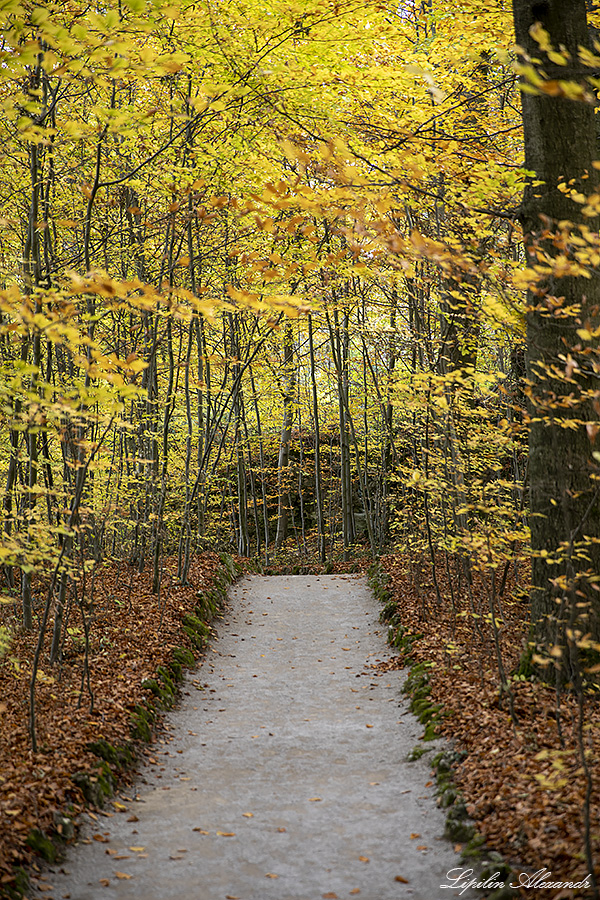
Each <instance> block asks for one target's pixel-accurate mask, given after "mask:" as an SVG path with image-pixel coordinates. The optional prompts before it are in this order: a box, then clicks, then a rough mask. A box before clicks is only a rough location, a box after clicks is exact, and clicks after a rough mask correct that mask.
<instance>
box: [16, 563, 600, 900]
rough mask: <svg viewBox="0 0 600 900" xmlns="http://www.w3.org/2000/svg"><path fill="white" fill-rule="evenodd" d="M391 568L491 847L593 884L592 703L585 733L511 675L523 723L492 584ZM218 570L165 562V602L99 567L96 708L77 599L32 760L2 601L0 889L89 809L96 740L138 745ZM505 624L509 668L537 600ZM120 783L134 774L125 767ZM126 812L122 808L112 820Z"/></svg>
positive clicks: (575, 718)
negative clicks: (84, 781) (134, 739)
mask: <svg viewBox="0 0 600 900" xmlns="http://www.w3.org/2000/svg"><path fill="white" fill-rule="evenodd" d="M383 563H384V567H385V569H386V570H387V571H388V572H389V573H390V574H391V576H392V581H391V584H390V585H389V590H390V592H391V593H392V595H393V597H394V598H395V599H396V600H397V603H398V609H399V611H400V615H401V620H402V625H403V627H404V629H405V630H406V632H407V633H409V634H413V635H414V634H419V635H422V636H421V637H419V638H418V639H417V640H415V641H413V642H412V646H411V648H410V652H408V651H402V650H400V651H399V652H400V656H399V663H400V662H403V661H404V660H405V659H406V658H408V657H410V660H412V661H413V662H421V661H427V662H429V663H432V666H431V669H430V679H431V689H432V693H431V699H432V701H433V702H434V703H439V704H442V706H443V709H444V716H443V717H442V719H441V726H440V727H441V731H442V732H443V733H444V734H445V735H447V736H448V737H449V738H451V739H452V740H453V742H454V744H455V747H456V748H457V749H464V750H466V751H467V756H466V757H465V759H464V761H463V762H462V763H461V764H460V765H458V766H457V768H456V770H455V773H454V778H455V781H456V783H457V785H458V786H459V787H460V789H461V790H462V792H463V794H464V796H465V799H466V802H467V804H468V808H469V812H470V814H471V816H472V818H473V819H474V820H475V822H476V824H477V828H478V830H479V831H480V832H481V833H482V834H483V835H484V836H485V838H486V841H487V845H488V847H489V848H490V849H494V850H498V851H499V852H501V853H502V854H503V855H504V857H505V858H506V859H507V860H508V861H509V862H510V863H511V864H512V865H513V867H514V869H515V870H516V871H517V872H521V871H523V872H531V873H533V872H536V871H538V870H541V869H545V870H547V871H548V872H551V873H552V876H551V877H552V880H553V881H558V880H561V881H565V880H581V879H584V878H585V876H586V875H587V874H588V863H587V860H586V855H585V847H584V835H585V827H584V809H585V806H586V787H587V785H586V780H585V777H584V773H583V769H582V766H581V739H583V746H584V748H585V749H586V751H587V753H588V760H589V765H590V767H593V775H594V784H593V785H592V788H591V795H590V797H589V808H590V810H591V813H590V815H591V823H590V828H589V842H590V848H591V850H592V853H593V854H594V858H595V859H596V860H598V859H599V858H600V792H599V790H598V781H599V778H598V759H599V758H600V754H599V750H600V746H599V745H600V709H599V707H598V704H597V703H593V702H592V701H589V702H587V703H586V704H585V709H584V718H583V723H582V725H583V727H582V728H581V729H580V712H579V709H578V704H577V701H576V699H575V698H572V697H569V696H568V695H564V694H563V695H562V696H561V697H560V703H557V698H556V694H555V692H554V690H553V689H551V688H549V687H546V686H544V685H542V684H540V683H539V682H534V681H531V680H526V679H525V680H519V679H511V680H510V686H511V691H512V698H513V706H514V715H515V719H516V721H515V722H513V720H512V719H511V716H510V714H509V710H508V698H507V697H502V698H501V696H500V692H499V689H498V685H499V676H498V658H497V654H496V651H495V648H494V640H493V635H492V633H491V631H490V629H489V625H488V624H486V620H485V616H486V614H487V613H488V612H489V605H488V596H487V590H486V585H485V583H484V582H483V581H482V580H481V581H479V580H478V579H477V578H475V581H474V584H473V590H472V594H471V598H470V599H468V598H465V597H464V596H462V593H461V591H459V590H458V587H457V585H456V583H455V584H454V585H453V592H454V604H452V603H450V602H449V601H446V600H444V602H443V603H442V604H438V603H437V602H436V591H435V587H434V584H433V581H432V578H431V573H430V571H429V570H428V569H427V567H426V566H425V565H423V566H422V567H421V568H420V569H419V570H418V571H417V570H416V569H415V563H414V560H413V561H409V560H408V559H406V558H403V557H402V556H398V555H396V556H390V557H387V558H386V559H384V560H383ZM218 564H219V560H218V557H217V555H216V554H203V555H202V556H200V557H196V558H195V559H194V562H193V565H192V568H191V572H190V583H189V584H188V585H187V586H186V587H182V586H180V585H179V584H178V583H177V580H176V577H175V572H176V561H175V560H168V561H167V563H166V565H165V581H164V584H163V590H162V596H161V599H160V602H159V600H158V599H157V597H156V596H155V595H153V594H152V593H151V590H150V583H149V574H148V572H144V573H141V574H140V573H139V572H138V571H137V570H136V569H132V568H130V567H128V566H125V565H123V566H122V567H117V566H114V565H108V564H106V565H104V566H102V567H100V568H99V569H98V571H97V574H96V578H95V587H94V590H95V601H94V610H95V613H94V616H95V621H94V623H93V628H92V630H91V638H90V640H91V646H90V661H91V666H90V684H89V687H90V688H91V691H92V693H93V697H94V702H93V707H92V708H90V706H91V704H90V693H89V690H88V687H87V686H86V685H85V684H84V685H83V690H82V671H83V647H82V629H81V623H80V621H78V618H77V610H76V607H75V609H74V610H73V613H72V621H71V622H69V623H68V630H67V640H66V643H65V646H64V652H63V660H62V663H61V665H60V667H55V668H53V669H52V670H51V669H50V668H49V667H48V666H47V664H46V662H44V663H43V665H42V669H43V671H42V672H41V674H40V675H39V677H38V681H37V685H36V696H37V701H36V702H37V716H38V740H39V751H38V753H37V754H33V753H32V752H31V748H30V738H29V733H28V693H29V677H30V672H31V660H32V657H33V651H34V637H33V636H32V635H27V634H24V633H23V632H22V631H20V630H19V629H17V628H14V621H11V616H12V615H13V612H12V609H11V607H9V606H4V607H2V610H1V615H2V619H1V621H0V625H1V630H0V637H1V638H2V641H1V646H0V654H1V658H0V698H1V700H0V895H1V894H2V891H3V890H4V891H9V890H10V889H11V888H12V887H14V885H15V869H16V868H18V867H24V868H25V869H28V870H29V871H33V872H34V873H35V870H36V867H38V864H39V859H38V857H37V856H36V853H35V852H34V850H33V849H32V848H31V847H30V846H29V845H28V843H27V837H28V835H29V834H30V833H31V831H32V830H33V829H39V830H40V831H41V832H45V833H56V831H57V829H58V831H60V829H61V823H60V821H59V820H58V819H57V816H58V814H59V813H60V811H62V810H65V809H66V808H70V809H71V813H72V815H76V814H77V813H78V812H79V811H81V810H82V809H83V808H84V806H85V803H84V798H83V796H82V793H81V791H80V790H79V789H78V788H77V787H75V785H74V783H73V781H72V776H73V774H74V773H76V772H81V771H84V772H90V771H92V772H93V771H94V767H98V758H97V756H96V755H95V754H94V753H93V752H91V751H90V750H89V744H90V743H91V742H94V741H97V740H98V739H99V738H100V737H102V738H104V739H105V740H106V741H108V742H109V743H110V744H112V745H114V746H120V745H123V744H125V743H127V741H128V740H129V738H130V721H131V712H132V709H133V708H134V707H135V706H136V705H137V704H139V703H144V702H145V701H147V700H148V699H149V697H150V696H151V692H150V691H149V690H148V689H146V688H144V687H142V683H143V682H144V681H145V680H146V679H149V678H152V677H153V675H154V674H155V673H156V669H157V667H158V666H161V665H165V664H166V662H167V661H168V659H169V657H170V656H171V655H172V652H173V649H174V648H175V647H181V646H186V645H188V644H187V638H186V636H185V635H184V633H183V631H182V618H183V616H184V615H185V614H186V613H188V612H189V611H190V610H191V609H192V608H193V607H194V605H195V597H196V594H197V592H198V591H200V590H205V589H206V588H207V587H209V586H210V584H211V581H212V578H213V576H214V573H215V572H216V571H217V568H218ZM362 567H363V566H362V561H361V562H360V564H359V563H356V562H355V563H354V564H352V566H348V564H345V563H341V562H340V563H338V564H336V565H335V566H334V567H333V570H334V571H335V572H343V571H347V570H348V568H352V570H353V571H356V569H357V568H362ZM283 568H288V569H289V567H285V566H281V567H279V570H281V569H283ZM304 570H306V571H308V570H310V571H313V572H314V571H319V570H321V567H319V566H312V565H308V564H307V565H306V566H304V567H303V569H302V571H304ZM270 571H272V572H274V571H276V569H271V570H270ZM438 584H439V587H440V591H441V594H442V596H443V597H448V596H449V595H450V592H449V583H448V581H447V578H446V574H445V573H444V571H443V568H442V567H440V570H439V571H438ZM473 613H475V615H476V616H481V618H475V617H474V616H473ZM499 617H500V619H501V620H502V626H501V627H500V629H499V647H500V653H501V659H502V664H503V666H504V670H505V672H506V673H507V675H510V674H511V673H514V672H515V671H516V669H517V666H518V662H519V659H520V657H521V654H522V652H523V648H524V646H525V645H526V640H527V634H528V620H527V603H526V602H524V601H523V600H519V599H517V600H515V599H511V597H510V595H509V594H508V593H507V595H506V597H504V598H502V600H501V602H500V610H499ZM488 618H489V616H488ZM188 646H189V645H188ZM424 746H426V745H425V744H424ZM150 752H151V751H150ZM99 774H101V773H99ZM123 777H124V778H127V777H130V776H128V775H127V773H126V772H125V773H124V774H123ZM118 813H119V804H118V802H117V801H115V802H114V803H113V804H112V806H111V805H110V804H109V805H108V807H107V808H106V809H105V810H104V811H103V813H102V815H104V816H107V815H108V816H110V815H111V814H115V815H116V814H118ZM97 814H100V813H99V812H98V811H97ZM596 871H597V874H598V875H600V872H599V871H598V869H596ZM548 877H550V876H548ZM522 895H523V896H527V897H531V898H533V897H536V898H540V900H546V898H552V900H558V898H559V897H560V898H563V897H582V896H583V895H582V893H581V891H580V890H575V891H570V890H569V889H566V890H562V891H561V890H552V889H550V890H540V889H533V888H532V889H530V890H524V891H522ZM7 896H8V894H7ZM590 896H591V895H590Z"/></svg>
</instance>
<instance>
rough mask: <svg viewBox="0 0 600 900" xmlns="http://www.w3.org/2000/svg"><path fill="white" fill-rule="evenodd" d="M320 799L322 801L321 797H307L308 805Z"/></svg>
mask: <svg viewBox="0 0 600 900" xmlns="http://www.w3.org/2000/svg"><path fill="white" fill-rule="evenodd" d="M321 799H322V797H309V798H308V802H309V803H318V802H319V801H320V800H321Z"/></svg>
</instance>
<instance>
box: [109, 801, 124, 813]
mask: <svg viewBox="0 0 600 900" xmlns="http://www.w3.org/2000/svg"><path fill="white" fill-rule="evenodd" d="M112 805H113V806H114V808H115V809H116V810H118V811H119V812H126V811H127V807H126V806H125V804H124V803H119V801H118V800H113V801H112Z"/></svg>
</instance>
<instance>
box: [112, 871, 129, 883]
mask: <svg viewBox="0 0 600 900" xmlns="http://www.w3.org/2000/svg"><path fill="white" fill-rule="evenodd" d="M115 877H116V878H120V879H121V881H129V879H130V878H133V875H127V874H126V873H125V872H115Z"/></svg>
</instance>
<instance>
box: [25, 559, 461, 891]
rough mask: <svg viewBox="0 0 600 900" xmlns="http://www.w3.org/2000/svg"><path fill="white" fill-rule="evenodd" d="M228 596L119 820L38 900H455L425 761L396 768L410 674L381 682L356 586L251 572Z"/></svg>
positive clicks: (380, 655)
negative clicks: (210, 638)
mask: <svg viewBox="0 0 600 900" xmlns="http://www.w3.org/2000/svg"><path fill="white" fill-rule="evenodd" d="M230 600H231V602H230V606H229V609H228V610H227V612H226V614H225V619H224V621H223V622H222V623H221V624H220V625H219V629H218V631H219V635H218V640H215V641H214V642H213V644H212V648H211V649H210V650H209V651H208V653H207V654H206V657H205V659H204V661H203V663H202V665H201V666H200V667H199V668H198V669H197V670H195V671H194V672H193V673H191V674H190V675H189V676H188V679H187V682H186V684H185V686H184V694H183V697H182V702H181V703H180V705H179V706H178V709H177V710H175V711H173V712H172V713H170V714H169V716H168V718H167V731H166V732H165V733H164V734H163V735H162V737H161V738H160V739H159V740H158V741H157V743H156V744H155V745H154V748H153V750H154V755H153V756H152V757H151V759H150V761H149V762H148V763H147V765H146V766H145V767H144V768H143V769H142V771H141V773H140V777H139V779H138V781H137V783H136V785H135V789H134V790H131V791H129V793H128V795H127V797H121V798H120V802H121V803H122V804H123V806H124V807H127V809H126V811H122V812H115V814H114V815H113V816H112V817H106V816H104V817H103V816H100V817H98V819H97V820H96V821H91V822H90V826H89V828H86V829H85V830H84V831H83V840H82V841H81V840H80V843H79V844H78V845H77V846H76V847H74V848H73V849H72V850H71V851H70V852H69V855H68V857H67V860H66V861H65V862H64V864H63V865H62V867H60V868H59V867H57V868H56V869H55V870H51V871H50V872H49V873H47V876H46V880H47V882H48V883H49V884H50V885H52V890H48V888H47V887H46V890H45V893H44V894H43V896H45V897H46V898H48V897H50V896H51V897H53V898H55V900H58V898H63V897H70V898H71V900H96V898H102V900H117V898H118V900H126V898H136V900H227V898H229V900H234V898H239V900H319V898H323V897H325V898H334V897H337V898H350V897H353V896H357V897H360V900H404V898H406V900H409V898H411V900H438V898H446V897H452V896H454V890H452V889H443V888H442V887H441V885H443V884H447V883H448V879H447V878H446V872H447V871H448V870H449V869H451V868H453V867H459V866H460V865H461V864H460V860H459V857H458V856H457V855H456V854H455V853H454V851H453V848H452V846H451V845H450V844H449V843H448V842H447V841H445V840H444V839H443V838H442V833H443V828H444V818H443V814H442V812H441V811H440V810H439V809H438V808H437V806H436V803H435V800H434V798H433V793H434V788H433V786H432V783H431V781H430V769H429V765H428V762H427V759H428V758H430V756H431V754H427V756H426V757H425V758H424V759H421V760H419V761H417V762H407V761H406V757H407V754H408V753H409V752H410V751H411V750H412V749H413V747H414V746H415V745H416V744H418V743H419V736H420V735H421V733H422V731H423V729H422V727H421V726H420V725H419V724H418V722H417V721H416V720H415V719H414V717H413V716H412V715H411V714H410V713H408V712H407V710H406V703H405V701H404V699H403V696H402V694H401V691H400V688H401V684H402V681H403V679H404V677H405V675H404V673H402V672H399V671H396V670H392V671H385V670H384V669H379V670H378V669H377V668H374V666H376V665H377V663H378V662H379V661H384V660H385V659H387V658H388V657H389V655H390V654H389V651H388V648H387V645H386V641H385V628H384V627H382V626H380V625H379V624H378V614H379V608H378V606H377V603H376V602H375V600H374V599H373V597H372V594H371V592H370V591H369V589H368V587H367V586H366V583H365V581H364V579H363V578H360V577H355V576H306V575H297V576H277V577H260V576H251V577H245V578H243V579H242V580H241V581H239V582H238V583H237V584H236V585H235V586H234V587H233V588H232V589H231V591H230ZM86 832H87V833H86ZM35 896H42V894H36V895H35ZM462 896H463V897H466V896H468V895H467V894H466V893H464V894H462Z"/></svg>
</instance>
